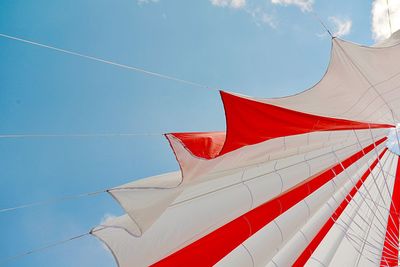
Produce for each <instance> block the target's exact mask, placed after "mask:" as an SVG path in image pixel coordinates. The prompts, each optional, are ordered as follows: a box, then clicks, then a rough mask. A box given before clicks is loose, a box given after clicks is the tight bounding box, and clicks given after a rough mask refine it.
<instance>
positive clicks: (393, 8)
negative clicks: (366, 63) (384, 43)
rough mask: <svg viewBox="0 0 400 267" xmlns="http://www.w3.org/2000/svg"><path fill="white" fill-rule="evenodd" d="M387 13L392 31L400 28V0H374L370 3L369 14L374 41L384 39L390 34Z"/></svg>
mask: <svg viewBox="0 0 400 267" xmlns="http://www.w3.org/2000/svg"><path fill="white" fill-rule="evenodd" d="M388 3H389V5H388ZM388 11H389V12H388ZM389 13H390V21H391V25H392V32H395V31H397V30H399V29H400V1H398V0H391V1H387V0H374V2H373V3H372V9H371V15H372V37H373V38H374V40H375V41H381V40H384V39H386V38H388V37H389V36H390V35H391V33H392V32H391V30H390V25H389V16H388V15H389Z"/></svg>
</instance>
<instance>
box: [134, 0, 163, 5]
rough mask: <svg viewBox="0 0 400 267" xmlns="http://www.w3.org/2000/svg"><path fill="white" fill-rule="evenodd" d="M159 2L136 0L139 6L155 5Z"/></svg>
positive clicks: (154, 0)
mask: <svg viewBox="0 0 400 267" xmlns="http://www.w3.org/2000/svg"><path fill="white" fill-rule="evenodd" d="M158 1H159V0H137V3H138V4H139V5H143V4H150V3H157V2H158Z"/></svg>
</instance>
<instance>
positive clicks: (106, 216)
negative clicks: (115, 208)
mask: <svg viewBox="0 0 400 267" xmlns="http://www.w3.org/2000/svg"><path fill="white" fill-rule="evenodd" d="M116 217H117V216H115V215H113V214H109V213H106V214H104V216H103V218H101V221H100V225H104V224H107V222H109V221H110V220H112V219H115V218H116Z"/></svg>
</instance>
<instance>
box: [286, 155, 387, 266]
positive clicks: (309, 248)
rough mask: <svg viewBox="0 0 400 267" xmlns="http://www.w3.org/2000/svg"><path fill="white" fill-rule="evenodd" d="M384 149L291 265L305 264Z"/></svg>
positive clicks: (376, 162)
mask: <svg viewBox="0 0 400 267" xmlns="http://www.w3.org/2000/svg"><path fill="white" fill-rule="evenodd" d="M386 151H387V148H385V149H384V150H383V151H382V153H381V154H380V155H379V156H378V158H377V159H376V160H375V161H374V162H373V163H372V164H371V166H370V168H369V169H368V170H366V171H365V172H364V174H363V175H362V176H361V178H360V179H359V180H358V182H357V183H356V184H355V185H354V187H353V188H352V189H351V191H350V192H349V194H348V195H347V196H346V198H345V199H344V200H343V201H342V202H341V203H340V205H339V206H338V207H337V208H336V210H335V212H333V214H332V216H331V217H330V218H329V219H328V220H327V221H326V223H325V224H324V225H323V226H322V228H321V229H320V230H319V232H318V233H317V234H316V235H315V237H314V238H313V240H312V241H311V242H310V244H308V246H307V247H306V248H305V249H304V251H303V252H302V253H301V254H300V256H299V257H298V258H297V260H296V261H295V262H294V264H293V267H301V266H304V265H305V264H306V262H307V261H308V259H309V258H310V257H311V255H312V254H313V253H314V251H315V250H316V249H317V247H318V246H319V244H321V241H322V240H323V239H324V238H325V236H326V235H327V234H328V232H329V230H330V229H331V228H332V226H333V225H334V224H335V221H336V220H337V219H338V218H339V216H340V215H341V214H342V212H343V211H344V210H345V208H346V207H347V205H348V203H349V202H350V201H351V199H352V198H353V197H354V195H355V194H356V193H357V191H358V189H359V188H360V187H361V185H362V184H363V183H364V182H365V180H366V179H367V177H368V176H369V175H370V173H371V171H372V170H373V169H374V168H375V166H376V165H377V164H378V162H379V159H381V158H382V157H383V155H384V154H385V152H386Z"/></svg>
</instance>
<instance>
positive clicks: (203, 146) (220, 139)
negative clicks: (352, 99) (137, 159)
mask: <svg viewBox="0 0 400 267" xmlns="http://www.w3.org/2000/svg"><path fill="white" fill-rule="evenodd" d="M220 93H221V98H222V101H223V103H224V108H225V116H226V129H227V130H226V134H225V133H224V132H205V133H172V135H173V136H175V137H176V138H178V139H179V140H180V141H181V142H182V144H183V145H184V146H185V147H186V148H187V149H188V150H189V151H190V152H191V153H192V154H193V155H195V156H197V157H201V158H205V159H212V158H215V157H218V156H220V155H223V154H226V153H228V152H231V151H233V150H236V149H238V148H241V147H243V146H247V145H253V144H257V143H260V142H264V141H267V140H270V139H273V138H277V137H283V136H290V135H296V134H304V133H310V132H316V131H338V130H353V129H368V128H369V127H370V128H390V127H393V126H392V125H388V124H376V123H372V124H368V123H364V122H357V121H350V120H344V119H336V118H329V117H322V116H317V115H312V114H307V113H302V112H299V111H294V110H290V109H286V108H282V107H278V106H274V105H271V104H266V103H261V102H258V101H255V100H251V99H248V98H243V97H239V96H236V95H232V94H229V93H227V92H223V91H221V92H220Z"/></svg>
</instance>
